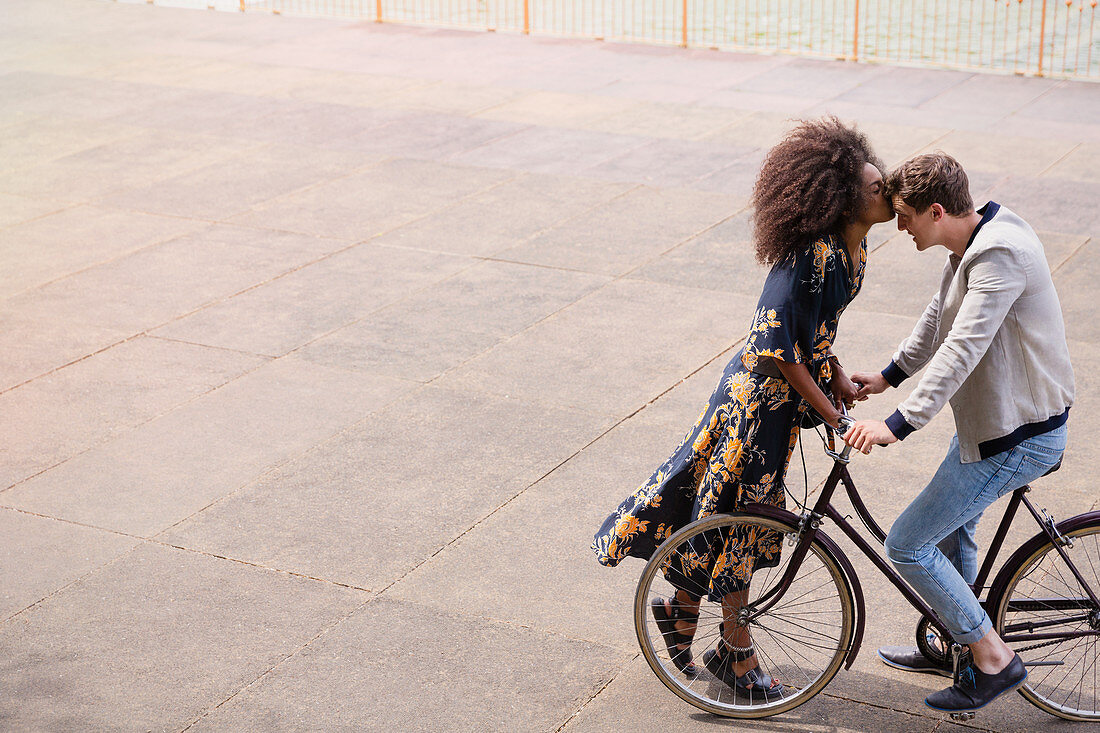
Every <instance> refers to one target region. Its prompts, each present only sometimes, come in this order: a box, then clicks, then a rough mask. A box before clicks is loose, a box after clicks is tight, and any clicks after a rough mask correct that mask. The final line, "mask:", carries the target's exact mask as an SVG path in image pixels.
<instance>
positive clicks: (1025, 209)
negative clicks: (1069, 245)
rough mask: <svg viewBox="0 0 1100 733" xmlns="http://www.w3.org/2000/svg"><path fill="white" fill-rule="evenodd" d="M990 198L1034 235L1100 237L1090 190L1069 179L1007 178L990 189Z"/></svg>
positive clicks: (1099, 228)
mask: <svg viewBox="0 0 1100 733" xmlns="http://www.w3.org/2000/svg"><path fill="white" fill-rule="evenodd" d="M989 196H990V198H992V199H993V200H995V201H997V202H998V203H1002V202H1003V203H1004V205H1005V206H1007V207H1009V208H1010V209H1012V210H1013V211H1015V212H1016V213H1017V214H1019V215H1020V216H1021V217H1023V218H1024V220H1025V221H1026V222H1027V223H1028V224H1030V225H1031V227H1032V228H1033V229H1035V230H1037V231H1048V232H1059V233H1065V234H1071V233H1076V234H1084V235H1086V236H1089V237H1090V238H1092V239H1093V240H1094V241H1095V239H1096V237H1097V236H1100V212H1098V211H1096V209H1095V207H1093V206H1091V205H1090V204H1089V203H1088V202H1089V200H1090V197H1091V187H1090V186H1082V185H1081V183H1080V182H1079V181H1075V180H1072V179H1062V178H1055V177H1054V176H1044V177H1043V178H1042V179H1039V180H1036V179H1034V178H1030V177H1025V176H1016V175H1010V176H1008V177H1007V178H1004V179H1003V180H1001V181H1000V182H998V183H997V184H996V186H994V187H993V190H992V191H991V192H990V194H989Z"/></svg>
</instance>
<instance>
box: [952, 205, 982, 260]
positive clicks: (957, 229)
mask: <svg viewBox="0 0 1100 733" xmlns="http://www.w3.org/2000/svg"><path fill="white" fill-rule="evenodd" d="M945 219H946V220H945V221H944V226H945V229H946V230H945V232H944V234H945V235H946V236H945V238H944V243H943V246H944V247H947V249H949V250H951V253H952V254H956V255H958V256H959V257H962V256H963V253H964V252H966V245H968V244H970V238H971V237H972V236H974V230H975V229H977V228H978V225H979V224H981V223H982V215H981V214H979V213H978V212H976V211H971V212H970V213H969V214H964V215H963V216H951V215H950V214H947V215H946V216H945Z"/></svg>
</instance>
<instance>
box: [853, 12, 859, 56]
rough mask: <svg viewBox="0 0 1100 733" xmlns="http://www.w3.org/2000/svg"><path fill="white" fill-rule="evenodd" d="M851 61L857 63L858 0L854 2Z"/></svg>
mask: <svg viewBox="0 0 1100 733" xmlns="http://www.w3.org/2000/svg"><path fill="white" fill-rule="evenodd" d="M852 61H859V0H856V25H855V28H854V29H853V30H852Z"/></svg>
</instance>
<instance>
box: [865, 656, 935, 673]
mask: <svg viewBox="0 0 1100 733" xmlns="http://www.w3.org/2000/svg"><path fill="white" fill-rule="evenodd" d="M878 658H879V660H880V661H881V662H882V663H883V664H885V665H886V666H887V667H893V668H894V669H900V670H903V671H905V672H919V673H920V674H938V675H940V676H941V677H951V676H952V674H951V673H950V672H948V671H947V670H946V669H939V668H938V667H927V668H925V669H917V668H916V667H906V666H905V665H904V664H898V663H897V662H892V661H890V660H889V659H887V658H886V657H884V656H882V655H881V654H879V655H878Z"/></svg>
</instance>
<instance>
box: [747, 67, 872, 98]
mask: <svg viewBox="0 0 1100 733" xmlns="http://www.w3.org/2000/svg"><path fill="white" fill-rule="evenodd" d="M891 71H892V68H891V67H889V66H877V65H871V64H849V63H846V62H844V61H818V60H809V59H792V60H791V61H789V62H788V63H785V64H783V65H781V66H777V67H775V68H774V69H770V70H768V71H764V72H762V73H760V74H756V75H755V76H751V77H749V78H748V79H745V80H743V81H740V82H737V83H736V84H734V85H732V87H731V88H733V89H736V90H738V91H745V92H758V93H763V94H783V95H787V96H790V97H805V98H811V99H822V98H829V97H836V96H841V95H844V94H845V93H846V92H850V91H852V90H854V89H856V88H857V87H859V86H861V85H863V84H868V83H872V82H873V80H874V79H875V77H877V76H879V75H882V74H888V73H889V72H891Z"/></svg>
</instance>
